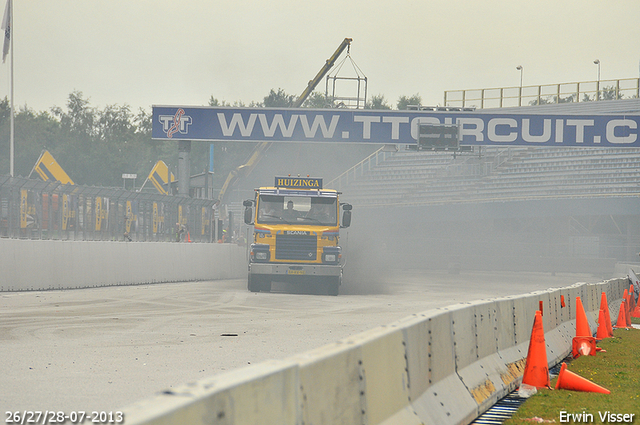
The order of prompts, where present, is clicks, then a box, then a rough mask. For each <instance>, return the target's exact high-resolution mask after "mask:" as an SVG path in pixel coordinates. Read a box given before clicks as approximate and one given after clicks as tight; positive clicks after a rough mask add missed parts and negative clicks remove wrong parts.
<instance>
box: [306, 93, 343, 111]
mask: <svg viewBox="0 0 640 425" xmlns="http://www.w3.org/2000/svg"><path fill="white" fill-rule="evenodd" d="M302 106H303V107H305V108H317V109H324V108H335V107H336V105H335V101H334V99H333V96H326V95H325V94H324V93H321V92H319V91H314V92H313V93H311V94H310V95H309V97H308V98H307V100H305V101H304V103H303V104H302Z"/></svg>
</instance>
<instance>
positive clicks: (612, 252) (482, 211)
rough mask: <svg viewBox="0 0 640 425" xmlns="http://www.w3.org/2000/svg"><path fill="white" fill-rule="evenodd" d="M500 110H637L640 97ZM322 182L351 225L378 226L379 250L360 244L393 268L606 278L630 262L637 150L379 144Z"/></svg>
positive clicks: (639, 202)
mask: <svg viewBox="0 0 640 425" xmlns="http://www.w3.org/2000/svg"><path fill="white" fill-rule="evenodd" d="M476 112H478V113H483V112H492V113H495V112H496V110H495V109H493V110H487V109H485V110H477V111H476ZM500 112H504V113H512V114H515V113H517V114H527V113H531V114H565V115H570V114H576V115H582V114H585V115H589V114H593V115H598V114H634V115H637V114H639V113H640V100H639V99H626V100H614V101H599V102H580V103H575V104H555V105H540V106H530V107H518V108H502V109H500ZM328 185H329V186H331V187H335V188H337V189H338V190H340V191H342V192H343V193H344V196H343V199H345V200H347V201H348V202H350V203H352V204H353V205H354V223H357V226H354V228H353V229H352V232H358V231H360V229H364V230H365V231H366V230H367V229H368V228H371V227H376V228H378V229H381V230H380V232H381V233H382V234H383V236H382V237H383V238H385V243H384V244H383V247H382V248H380V247H379V246H378V245H376V244H375V243H374V242H371V243H368V244H366V245H365V246H364V247H361V248H360V249H362V250H363V252H367V253H368V252H371V251H376V250H377V251H378V252H371V253H370V254H367V255H371V256H372V257H374V258H377V259H388V264H392V265H393V267H398V266H401V267H405V268H411V267H427V268H435V269H438V268H447V267H450V265H451V264H456V267H460V268H461V269H462V270H486V269H494V270H495V269H499V270H530V271H545V272H578V271H580V272H593V273H595V274H599V275H602V276H609V275H610V273H611V272H612V271H613V269H614V267H615V264H616V263H618V262H633V263H637V262H638V252H639V251H640V214H639V211H640V149H639V148H610V147H571V148H567V147H564V148H555V147H482V148H480V147H474V151H473V152H469V153H458V154H456V155H453V154H452V153H451V152H449V153H447V152H430V151H410V150H403V151H398V152H394V151H386V150H384V149H380V150H378V151H376V152H374V153H373V154H371V155H370V156H369V157H367V158H365V159H364V160H362V161H360V162H359V163H358V164H356V165H354V166H353V167H351V168H350V169H349V170H347V171H346V172H344V173H343V174H341V175H340V176H338V177H337V178H335V179H334V180H333V181H331V182H330V183H328ZM409 247H411V248H409Z"/></svg>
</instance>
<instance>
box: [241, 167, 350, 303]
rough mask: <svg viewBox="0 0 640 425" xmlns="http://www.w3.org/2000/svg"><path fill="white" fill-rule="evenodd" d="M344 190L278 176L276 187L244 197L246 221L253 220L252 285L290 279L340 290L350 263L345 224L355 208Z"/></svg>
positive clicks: (259, 287)
mask: <svg viewBox="0 0 640 425" xmlns="http://www.w3.org/2000/svg"><path fill="white" fill-rule="evenodd" d="M339 195H340V192H338V191H336V190H331V189H324V188H323V187H322V179H321V178H310V177H291V176H288V177H276V178H275V183H274V186H273V187H260V188H258V189H255V198H254V199H250V200H246V201H244V203H243V205H244V207H245V210H244V222H245V223H246V224H248V225H252V226H253V239H252V243H251V245H250V250H249V276H248V289H249V291H251V292H259V291H264V292H269V291H271V283H272V282H285V283H293V284H313V285H315V286H318V287H320V288H322V289H323V290H325V291H326V292H327V293H328V294H329V295H338V292H339V288H340V285H341V284H342V271H343V267H344V264H345V261H344V256H343V252H342V248H341V247H340V228H346V227H349V226H350V224H351V209H352V207H351V205H350V204H347V203H340V200H339ZM254 207H255V210H254ZM340 211H342V217H340Z"/></svg>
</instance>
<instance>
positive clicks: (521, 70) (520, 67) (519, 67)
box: [516, 65, 524, 106]
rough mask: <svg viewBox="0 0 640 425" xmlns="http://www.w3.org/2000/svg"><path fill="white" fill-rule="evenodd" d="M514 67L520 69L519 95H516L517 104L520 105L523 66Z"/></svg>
mask: <svg viewBox="0 0 640 425" xmlns="http://www.w3.org/2000/svg"><path fill="white" fill-rule="evenodd" d="M516 69H517V70H518V71H520V95H519V96H518V106H522V73H523V72H524V68H522V65H518V66H516Z"/></svg>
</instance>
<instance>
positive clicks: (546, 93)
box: [444, 78, 640, 109]
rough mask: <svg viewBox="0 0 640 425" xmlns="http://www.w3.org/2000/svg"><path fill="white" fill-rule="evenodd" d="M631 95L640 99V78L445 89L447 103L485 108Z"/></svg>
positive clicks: (586, 100) (621, 97)
mask: <svg viewBox="0 0 640 425" xmlns="http://www.w3.org/2000/svg"><path fill="white" fill-rule="evenodd" d="M630 98H640V78H626V79H620V80H599V81H585V82H574V83H560V84H547V85H539V86H519V87H503V88H489V89H472V90H449V91H445V92H444V105H445V106H453V107H462V108H466V107H475V108H479V109H483V108H504V107H514V106H533V105H543V104H549V103H572V102H591V101H598V100H617V99H630Z"/></svg>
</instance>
